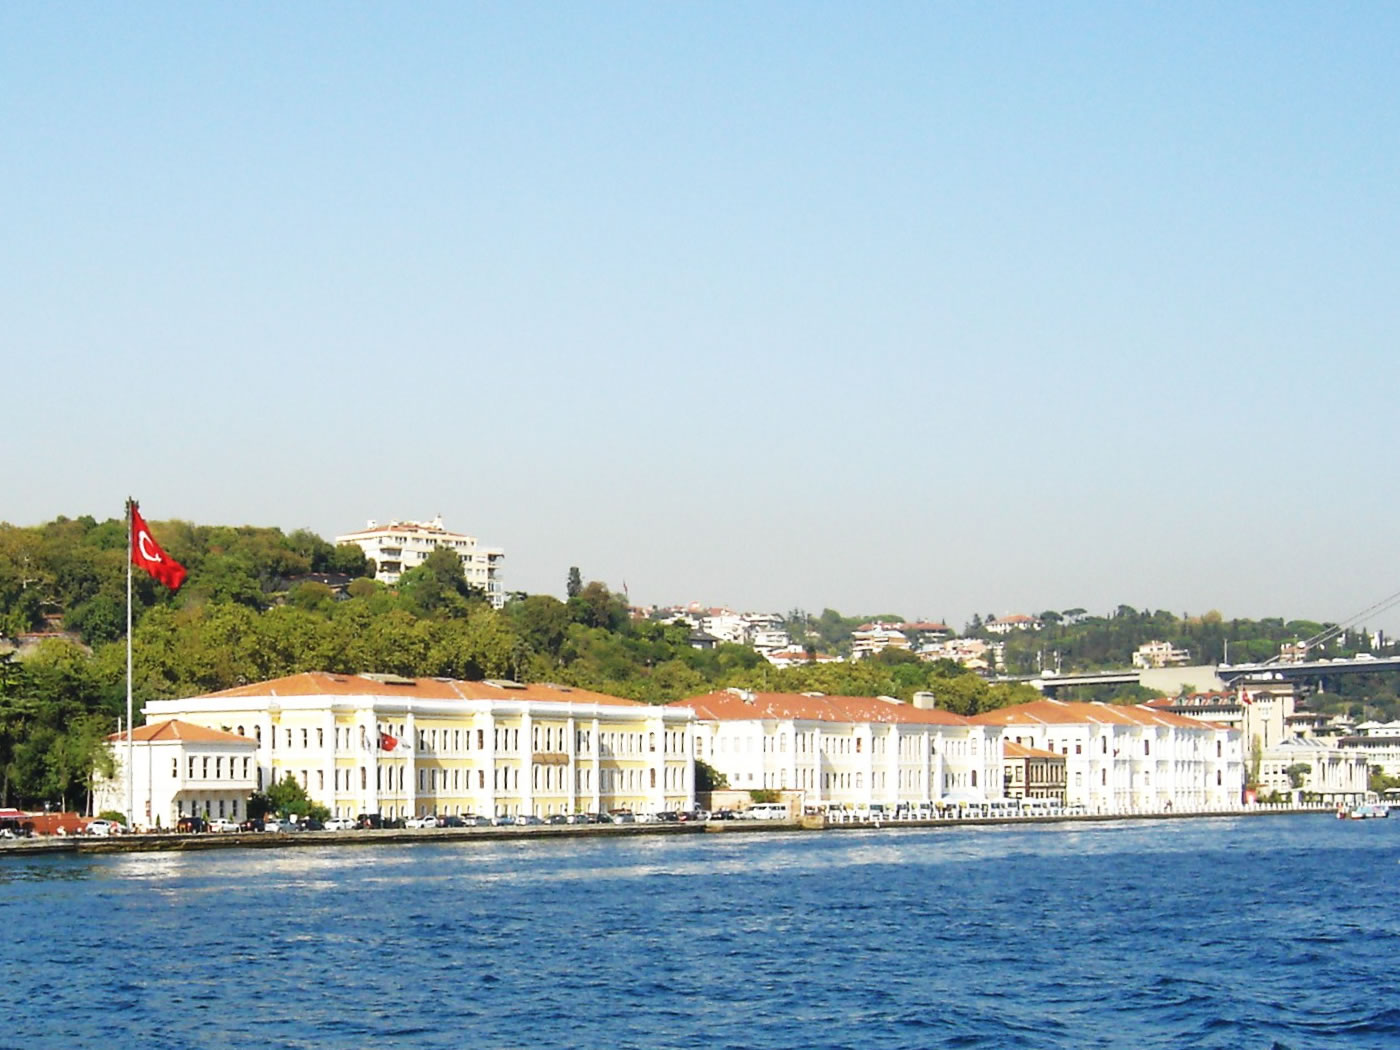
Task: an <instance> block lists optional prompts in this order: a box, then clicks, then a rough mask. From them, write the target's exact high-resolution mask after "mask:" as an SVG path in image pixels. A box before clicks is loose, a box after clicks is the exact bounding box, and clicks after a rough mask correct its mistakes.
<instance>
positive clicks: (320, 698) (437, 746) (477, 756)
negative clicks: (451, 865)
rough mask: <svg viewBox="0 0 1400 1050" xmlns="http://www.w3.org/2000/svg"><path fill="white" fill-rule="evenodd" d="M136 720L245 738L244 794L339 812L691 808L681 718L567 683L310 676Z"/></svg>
mask: <svg viewBox="0 0 1400 1050" xmlns="http://www.w3.org/2000/svg"><path fill="white" fill-rule="evenodd" d="M144 713H145V715H146V717H147V718H148V719H149V720H151V721H152V722H155V721H168V720H171V719H175V718H179V719H180V720H182V721H186V722H193V723H196V724H199V725H202V726H206V727H209V728H214V729H222V730H228V731H232V732H233V733H235V734H237V735H239V736H244V735H246V736H248V737H251V738H252V740H253V743H254V747H255V750H256V761H255V764H254V765H255V769H254V772H253V784H252V787H253V788H255V789H257V790H265V789H266V785H268V784H271V783H272V782H273V781H274V780H281V779H283V778H284V777H286V776H287V775H288V774H290V775H292V776H293V777H294V778H295V779H296V780H297V781H298V782H299V783H300V784H301V785H302V787H304V788H305V789H306V792H307V794H308V795H310V797H311V798H312V799H313V800H315V801H317V802H320V803H321V804H323V805H325V806H326V807H327V808H328V809H330V810H331V812H332V813H334V814H335V815H336V816H349V817H355V816H358V815H359V814H361V813H379V814H381V815H382V816H384V817H390V818H393V817H403V816H417V815H422V814H427V813H435V814H441V815H448V814H466V813H473V814H479V815H484V816H492V815H497V814H522V815H535V816H551V815H554V814H558V813H575V812H580V811H590V812H598V811H600V810H609V809H631V810H633V811H635V812H651V811H656V810H663V809H681V808H690V807H691V806H692V805H693V802H694V769H693V766H692V763H691V747H692V745H691V741H690V734H691V726H692V723H693V718H692V716H691V713H690V712H689V711H688V710H683V709H679V708H677V709H671V708H665V707H656V706H653V705H650V704H643V703H638V702H637V701H634V700H625V699H622V698H621V697H616V696H608V695H607V694H605V693H595V692H592V691H590V690H587V689H578V688H573V687H570V686H560V685H550V684H543V683H534V684H529V685H523V684H521V683H518V682H507V681H482V682H464V681H457V680H454V679H448V678H405V677H401V676H398V675H388V674H362V675H343V674H330V673H326V672H319V671H316V672H307V673H303V674H296V675H289V676H287V677H285V678H277V679H273V680H271V681H267V682H257V683H254V684H251V685H243V686H238V687H236V688H233V689H225V690H222V691H220V692H217V693H209V694H207V695H204V696H195V697H187V698H184V699H181V700H159V701H152V702H151V703H149V704H148V705H147V706H146V708H145V711H144ZM137 732H138V733H140V732H141V730H137Z"/></svg>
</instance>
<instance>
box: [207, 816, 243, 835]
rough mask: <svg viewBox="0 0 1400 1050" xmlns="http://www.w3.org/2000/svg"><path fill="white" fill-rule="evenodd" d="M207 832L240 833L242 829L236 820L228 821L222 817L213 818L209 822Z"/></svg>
mask: <svg viewBox="0 0 1400 1050" xmlns="http://www.w3.org/2000/svg"><path fill="white" fill-rule="evenodd" d="M209 830H210V831H219V832H223V831H240V830H242V828H241V827H240V826H239V823H238V821H236V820H228V819H226V818H224V817H215V818H214V819H213V820H211V821H210V822H209Z"/></svg>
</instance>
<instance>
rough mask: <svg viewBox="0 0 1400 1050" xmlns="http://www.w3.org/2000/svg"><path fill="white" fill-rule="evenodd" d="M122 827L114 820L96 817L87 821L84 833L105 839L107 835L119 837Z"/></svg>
mask: <svg viewBox="0 0 1400 1050" xmlns="http://www.w3.org/2000/svg"><path fill="white" fill-rule="evenodd" d="M121 833H122V826H121V825H120V824H118V823H117V822H116V821H115V820H104V819H102V818H101V817H98V818H97V819H96V820H90V821H88V826H87V828H86V829H85V831H84V834H87V835H96V836H98V837H99V838H106V837H107V836H108V835H120V834H121Z"/></svg>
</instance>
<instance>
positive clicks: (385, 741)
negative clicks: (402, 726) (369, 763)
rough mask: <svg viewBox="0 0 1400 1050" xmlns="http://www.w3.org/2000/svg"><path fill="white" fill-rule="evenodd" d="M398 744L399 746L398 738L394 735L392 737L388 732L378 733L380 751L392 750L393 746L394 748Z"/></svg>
mask: <svg viewBox="0 0 1400 1050" xmlns="http://www.w3.org/2000/svg"><path fill="white" fill-rule="evenodd" d="M398 746H399V741H398V739H397V738H396V737H392V736H390V735H389V734H388V733H380V734H379V748H380V750H382V751H392V750H394V748H396V747H398Z"/></svg>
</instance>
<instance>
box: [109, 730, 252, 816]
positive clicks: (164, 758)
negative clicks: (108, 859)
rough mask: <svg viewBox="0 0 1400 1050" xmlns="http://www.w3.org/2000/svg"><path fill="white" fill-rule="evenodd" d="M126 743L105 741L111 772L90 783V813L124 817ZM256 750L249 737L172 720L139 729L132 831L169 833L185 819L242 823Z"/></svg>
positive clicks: (134, 737)
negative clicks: (146, 829)
mask: <svg viewBox="0 0 1400 1050" xmlns="http://www.w3.org/2000/svg"><path fill="white" fill-rule="evenodd" d="M126 737H127V734H126V733H125V732H121V733H113V734H112V735H111V736H109V737H108V738H107V743H108V746H109V747H110V748H111V751H112V757H113V759H114V761H115V772H114V773H113V775H112V776H111V777H104V776H102V775H101V774H100V773H99V774H97V775H96V776H95V777H94V778H93V786H92V811H93V812H94V813H102V812H104V811H105V810H116V811H117V812H119V813H125V812H126V803H127V797H126V793H127V783H126V756H127V740H126ZM257 747H258V745H257V742H256V741H254V740H250V739H248V738H247V737H243V736H239V735H237V734H235V733H227V732H224V731H222V730H220V729H210V728H208V727H206V726H202V725H194V724H192V723H189V722H182V721H179V720H176V719H170V720H167V721H163V722H155V723H152V724H149V725H144V726H137V727H136V731H135V732H134V733H132V734H131V756H132V771H133V775H132V785H131V786H132V805H133V808H134V812H133V813H132V814H131V817H132V822H133V825H134V826H135V827H150V828H154V827H160V828H164V829H166V830H169V829H172V828H174V827H175V825H176V824H177V823H178V822H179V820H180V818H181V817H186V816H199V817H226V818H228V819H229V820H240V821H241V820H246V819H247V813H246V811H245V810H244V806H245V805H246V804H247V801H248V796H249V795H250V794H251V793H252V792H253V791H254V790H255V785H256V783H257V775H256V769H257V760H256V752H257Z"/></svg>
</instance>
